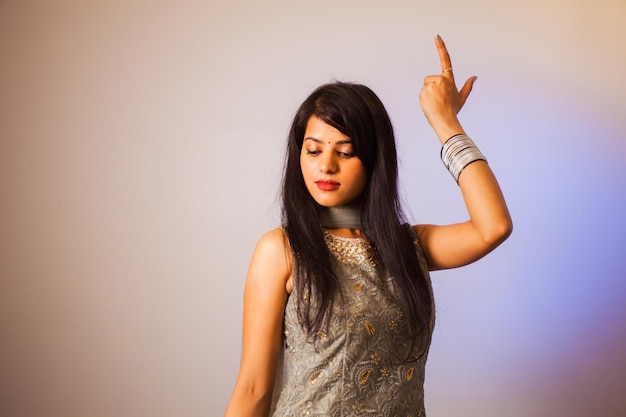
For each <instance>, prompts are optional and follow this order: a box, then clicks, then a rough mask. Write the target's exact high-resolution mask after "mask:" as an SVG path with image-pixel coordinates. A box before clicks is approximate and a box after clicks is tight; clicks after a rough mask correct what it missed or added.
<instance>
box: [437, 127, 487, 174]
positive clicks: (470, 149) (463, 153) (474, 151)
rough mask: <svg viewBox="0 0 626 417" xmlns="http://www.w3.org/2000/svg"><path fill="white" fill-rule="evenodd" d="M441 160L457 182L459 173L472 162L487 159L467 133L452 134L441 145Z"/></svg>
mask: <svg viewBox="0 0 626 417" xmlns="http://www.w3.org/2000/svg"><path fill="white" fill-rule="evenodd" d="M441 161H442V162H443V164H444V165H445V167H446V168H447V169H448V171H450V174H452V177H454V180H455V181H456V182H457V183H458V182H459V175H461V172H462V171H463V170H464V169H465V167H467V166H468V165H469V164H471V163H472V162H476V161H485V162H487V159H486V158H485V156H484V155H483V154H482V152H480V150H479V149H478V148H477V147H476V145H475V144H474V141H472V140H471V139H470V138H469V137H468V136H467V135H464V134H459V135H454V136H452V137H451V138H450V139H448V140H447V141H446V143H444V144H443V146H442V147H441Z"/></svg>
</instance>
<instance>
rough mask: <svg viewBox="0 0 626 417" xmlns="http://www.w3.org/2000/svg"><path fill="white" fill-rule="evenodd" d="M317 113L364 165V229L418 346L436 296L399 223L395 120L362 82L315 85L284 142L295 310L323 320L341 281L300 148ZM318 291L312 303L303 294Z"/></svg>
mask: <svg viewBox="0 0 626 417" xmlns="http://www.w3.org/2000/svg"><path fill="white" fill-rule="evenodd" d="M311 116H315V117H317V118H318V119H320V120H322V121H323V122H325V123H327V124H329V125H331V126H333V127H334V128H336V129H337V130H339V131H340V132H341V133H343V134H344V135H346V136H348V137H350V139H351V141H352V144H353V147H354V152H355V154H356V156H357V157H358V158H359V159H360V160H361V162H362V163H363V165H364V167H365V170H366V172H367V179H368V180H367V185H366V187H365V190H364V191H363V194H362V196H361V197H360V200H361V202H362V213H361V224H362V226H361V231H362V232H363V233H364V234H365V236H367V238H368V239H369V240H370V242H371V243H372V244H373V245H374V247H375V248H376V251H377V254H378V257H379V259H380V260H381V261H382V263H383V265H384V266H385V267H386V268H387V269H388V271H389V274H390V276H391V277H392V278H393V279H394V280H395V284H396V287H397V289H398V292H397V298H398V302H399V305H400V307H401V309H402V311H403V313H404V315H405V317H406V319H407V325H408V330H409V334H410V336H412V337H413V339H414V340H416V341H417V342H418V346H419V347H420V349H419V352H423V351H425V349H427V346H428V344H429V342H430V328H431V326H432V325H433V320H434V303H433V297H432V292H431V289H430V283H429V281H428V277H426V276H425V273H423V272H422V269H421V268H420V264H419V261H418V259H417V255H416V253H415V247H414V239H413V237H412V234H411V233H410V231H409V229H408V226H407V225H405V224H404V220H405V217H404V214H403V211H402V208H401V206H400V203H399V197H398V162H397V155H396V145H395V139H394V134H393V127H392V125H391V120H390V119H389V115H388V114H387V111H386V110H385V107H384V106H383V104H382V102H381V101H380V99H379V98H378V97H377V96H376V94H374V92H373V91H372V90H371V89H369V88H368V87H366V86H364V85H360V84H353V83H344V82H333V83H329V84H325V85H322V86H321V87H318V88H317V89H316V90H315V91H314V92H313V93H311V95H310V96H309V97H308V98H307V99H306V100H305V101H304V102H303V103H302V105H301V106H300V108H299V109H298V111H297V113H296V115H295V117H294V120H293V123H292V125H291V129H290V131H289V137H288V144H287V161H286V165H285V171H284V174H283V189H282V203H283V207H282V217H283V218H282V221H283V227H284V229H285V231H286V233H287V237H288V239H289V244H290V246H291V249H292V251H293V253H294V256H295V262H294V268H295V269H294V286H295V289H296V293H297V294H298V297H299V300H298V303H297V305H298V309H297V311H298V318H299V321H300V324H301V325H302V327H303V328H304V329H305V330H306V331H307V332H308V333H309V334H311V335H313V334H315V332H317V331H318V330H321V329H322V328H323V327H324V326H325V325H326V324H327V320H328V319H329V316H330V314H331V311H332V309H333V302H334V300H335V298H336V297H335V295H337V294H338V293H339V291H340V290H339V288H340V287H339V283H338V281H337V277H336V275H335V273H334V272H333V268H332V261H331V258H330V254H329V252H328V249H327V247H326V245H325V243H324V236H323V230H322V228H321V226H320V224H319V217H318V212H317V207H318V206H317V203H316V202H315V200H314V199H313V197H312V196H311V195H310V194H309V192H308V191H307V188H306V185H305V183H304V179H303V176H302V170H301V168H300V152H301V150H302V144H303V140H304V133H305V131H306V126H307V122H308V121H309V119H310V118H311ZM309 297H315V299H316V301H317V302H316V303H314V304H313V303H310V302H308V299H309Z"/></svg>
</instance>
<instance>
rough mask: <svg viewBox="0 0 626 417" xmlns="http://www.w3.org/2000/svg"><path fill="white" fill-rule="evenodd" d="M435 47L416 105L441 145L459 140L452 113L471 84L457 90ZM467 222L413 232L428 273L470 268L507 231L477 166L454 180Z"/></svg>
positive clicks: (495, 189)
mask: <svg viewBox="0 0 626 417" xmlns="http://www.w3.org/2000/svg"><path fill="white" fill-rule="evenodd" d="M435 45H436V47H437V51H438V52H439V59H440V62H441V75H429V76H427V77H426V78H425V79H424V86H423V87H422V91H421V92H420V104H421V106H422V110H423V111H424V115H425V116H426V119H427V120H428V122H429V124H430V125H431V126H432V128H433V129H434V131H435V133H436V134H437V137H438V138H439V140H440V142H441V144H442V145H443V144H444V143H445V142H446V141H447V140H449V139H450V138H451V137H453V136H454V135H459V134H465V131H464V130H463V127H462V126H461V124H460V122H459V120H458V118H457V113H458V112H459V110H460V109H461V107H463V104H465V101H466V100H467V97H468V96H469V93H470V91H471V90H472V87H473V85H474V82H475V81H476V77H471V78H469V79H468V80H467V81H466V82H465V84H464V85H463V87H462V88H461V89H460V90H457V88H456V84H455V81H454V74H453V71H452V63H451V61H450V55H449V54H448V50H447V48H446V45H445V44H444V42H443V40H442V39H441V38H440V37H439V36H437V37H436V38H435ZM458 183H459V187H460V188H461V192H462V194H463V199H464V201H465V206H466V208H467V212H468V214H469V217H470V219H469V220H468V221H466V222H463V223H458V224H451V225H447V226H435V225H430V224H421V225H417V226H415V229H416V231H417V234H418V236H419V239H420V244H421V246H422V248H423V249H424V253H425V254H426V258H427V260H428V264H429V268H430V269H431V270H436V269H447V268H455V267H459V266H463V265H467V264H469V263H471V262H474V261H476V260H478V259H480V258H482V257H483V256H485V255H486V254H487V253H489V252H491V251H492V250H493V249H495V248H496V247H497V246H498V245H499V244H500V243H502V242H503V241H504V240H505V239H506V238H507V237H508V236H509V235H510V234H511V231H512V229H513V224H512V222H511V216H510V215H509V211H508V209H507V206H506V202H505V201H504V197H503V195H502V192H501V190H500V186H499V185H498V182H497V180H496V178H495V176H494V174H493V172H492V171H491V169H490V168H489V165H487V163H486V162H485V161H483V160H478V161H475V162H472V163H470V164H469V165H467V166H466V167H465V168H464V169H463V171H462V172H461V174H460V176H459V178H458Z"/></svg>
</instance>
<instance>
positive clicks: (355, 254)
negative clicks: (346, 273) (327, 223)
mask: <svg viewBox="0 0 626 417" xmlns="http://www.w3.org/2000/svg"><path fill="white" fill-rule="evenodd" d="M324 241H325V242H326V246H328V250H329V251H330V253H331V255H332V256H333V257H334V258H335V259H336V260H337V261H339V262H341V263H344V264H347V265H353V266H357V267H359V268H361V269H362V270H364V271H373V270H374V269H375V268H376V265H377V264H378V259H377V257H376V250H375V249H374V247H373V246H372V244H371V243H370V242H369V240H367V239H365V238H350V237H341V236H337V235H335V234H332V233H330V232H329V231H327V230H324ZM355 289H356V288H355ZM357 291H358V290H357Z"/></svg>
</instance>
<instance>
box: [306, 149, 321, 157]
mask: <svg viewBox="0 0 626 417" xmlns="http://www.w3.org/2000/svg"><path fill="white" fill-rule="evenodd" d="M306 154H307V155H313V156H317V155H319V154H320V151H316V150H314V149H307V150H306Z"/></svg>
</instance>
